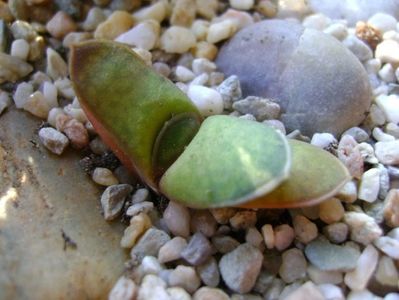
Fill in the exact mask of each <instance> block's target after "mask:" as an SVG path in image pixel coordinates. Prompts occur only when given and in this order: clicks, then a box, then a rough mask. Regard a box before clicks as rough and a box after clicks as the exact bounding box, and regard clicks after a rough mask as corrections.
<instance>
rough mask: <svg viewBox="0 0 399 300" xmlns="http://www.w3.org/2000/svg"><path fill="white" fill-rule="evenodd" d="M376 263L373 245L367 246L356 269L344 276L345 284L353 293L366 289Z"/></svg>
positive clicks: (376, 255)
mask: <svg viewBox="0 0 399 300" xmlns="http://www.w3.org/2000/svg"><path fill="white" fill-rule="evenodd" d="M377 263H378V251H377V250H376V249H375V248H374V247H373V245H368V246H367V247H366V248H365V249H364V250H363V252H362V254H361V255H360V257H359V259H358V260H357V265H356V268H355V269H354V270H353V271H350V272H348V273H346V274H345V277H344V281H345V284H346V285H347V286H348V287H349V288H350V289H351V290H355V291H362V290H364V289H365V288H366V286H367V283H368V282H369V280H370V278H371V276H372V275H373V273H374V270H375V269H376V267H377Z"/></svg>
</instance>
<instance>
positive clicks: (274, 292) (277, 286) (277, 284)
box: [263, 278, 285, 300]
mask: <svg viewBox="0 0 399 300" xmlns="http://www.w3.org/2000/svg"><path fill="white" fill-rule="evenodd" d="M284 286H285V284H284V282H283V281H282V280H281V279H280V278H274V280H273V282H272V284H271V285H270V287H269V289H268V290H267V291H266V293H264V294H263V299H265V300H275V299H279V296H280V294H281V292H282V291H283V288H284Z"/></svg>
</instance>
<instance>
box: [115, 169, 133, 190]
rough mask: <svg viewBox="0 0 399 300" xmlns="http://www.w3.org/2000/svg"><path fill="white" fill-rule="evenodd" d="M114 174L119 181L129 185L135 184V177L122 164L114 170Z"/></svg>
mask: <svg viewBox="0 0 399 300" xmlns="http://www.w3.org/2000/svg"><path fill="white" fill-rule="evenodd" d="M114 175H115V177H116V178H117V179H118V181H119V182H120V183H126V184H130V185H131V186H135V185H136V184H137V178H136V177H135V176H133V175H132V173H131V172H130V171H129V170H128V169H127V168H126V167H125V166H123V165H120V166H119V167H117V168H116V169H115V170H114Z"/></svg>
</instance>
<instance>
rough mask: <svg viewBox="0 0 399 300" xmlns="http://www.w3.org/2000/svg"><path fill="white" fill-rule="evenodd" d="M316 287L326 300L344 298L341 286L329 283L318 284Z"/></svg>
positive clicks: (343, 299) (341, 299) (340, 299)
mask: <svg viewBox="0 0 399 300" xmlns="http://www.w3.org/2000/svg"><path fill="white" fill-rule="evenodd" d="M317 289H318V290H319V291H320V292H321V293H322V294H323V296H324V299H326V300H345V295H344V292H343V290H342V288H340V287H338V286H336V285H333V284H329V283H325V284H319V285H318V286H317Z"/></svg>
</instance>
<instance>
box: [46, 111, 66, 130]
mask: <svg viewBox="0 0 399 300" xmlns="http://www.w3.org/2000/svg"><path fill="white" fill-rule="evenodd" d="M58 115H65V113H64V110H63V109H62V108H60V107H54V108H52V109H50V111H49V113H48V116H47V122H48V123H49V124H50V125H51V126H52V127H55V128H56V127H57V126H56V118H57V116H58Z"/></svg>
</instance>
